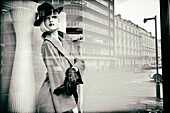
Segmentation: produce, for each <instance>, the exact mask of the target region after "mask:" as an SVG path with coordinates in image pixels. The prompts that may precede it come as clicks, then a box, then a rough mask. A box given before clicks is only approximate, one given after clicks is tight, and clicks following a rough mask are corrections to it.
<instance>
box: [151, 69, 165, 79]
mask: <svg viewBox="0 0 170 113" xmlns="http://www.w3.org/2000/svg"><path fill="white" fill-rule="evenodd" d="M149 77H150V79H152V80H154V81H155V82H156V69H151V70H149ZM158 81H160V82H162V81H163V78H162V68H158Z"/></svg>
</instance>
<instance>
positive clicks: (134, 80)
mask: <svg viewBox="0 0 170 113" xmlns="http://www.w3.org/2000/svg"><path fill="white" fill-rule="evenodd" d="M161 91H162V85H161ZM83 95H84V96H83V97H84V98H83V100H84V101H83V111H84V112H87V113H89V112H102V111H104V112H106V111H126V110H133V109H136V108H137V107H139V103H140V101H141V100H142V99H144V98H147V97H155V95H156V84H155V82H153V81H151V80H150V79H149V76H148V71H146V72H143V73H134V72H129V71H127V72H126V71H125V72H123V71H121V72H116V73H112V72H108V73H104V74H100V73H99V74H96V75H95V74H94V75H87V76H85V77H84V93H83ZM161 97H162V92H161Z"/></svg>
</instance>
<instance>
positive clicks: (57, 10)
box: [34, 7, 63, 26]
mask: <svg viewBox="0 0 170 113" xmlns="http://www.w3.org/2000/svg"><path fill="white" fill-rule="evenodd" d="M62 10H63V7H58V8H56V9H53V12H57V13H58V14H60V13H61V11H62ZM37 14H38V13H37ZM47 16H48V15H46V16H44V17H41V18H39V19H37V20H36V21H35V22H34V26H40V24H41V22H42V21H43V19H44V18H45V17H47Z"/></svg>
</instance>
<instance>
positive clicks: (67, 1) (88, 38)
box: [53, 0, 115, 72]
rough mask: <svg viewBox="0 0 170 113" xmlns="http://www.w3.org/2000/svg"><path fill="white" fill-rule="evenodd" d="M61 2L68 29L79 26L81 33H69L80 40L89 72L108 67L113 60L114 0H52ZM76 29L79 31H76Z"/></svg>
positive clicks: (79, 43)
mask: <svg viewBox="0 0 170 113" xmlns="http://www.w3.org/2000/svg"><path fill="white" fill-rule="evenodd" d="M53 4H57V5H63V7H64V12H66V14H67V21H66V22H67V30H68V33H69V30H70V29H72V28H78V29H80V31H82V34H79V33H77V34H74V33H73V34H71V33H70V34H69V35H70V36H71V37H72V38H73V40H79V39H81V40H79V41H77V42H76V43H75V44H77V47H78V48H77V49H78V51H79V52H80V53H81V55H82V56H83V58H84V59H85V60H86V67H87V70H86V71H88V72H97V71H103V70H108V69H110V68H112V67H113V66H114V62H115V53H114V52H115V44H114V43H115V42H114V0H53ZM77 32H78V31H77Z"/></svg>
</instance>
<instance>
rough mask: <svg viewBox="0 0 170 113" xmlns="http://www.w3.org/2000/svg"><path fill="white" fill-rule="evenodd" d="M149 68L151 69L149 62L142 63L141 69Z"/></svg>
mask: <svg viewBox="0 0 170 113" xmlns="http://www.w3.org/2000/svg"><path fill="white" fill-rule="evenodd" d="M149 69H153V67H152V66H151V65H149V64H143V65H142V70H149Z"/></svg>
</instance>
